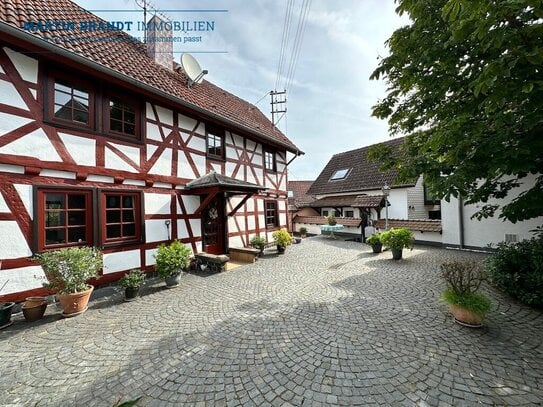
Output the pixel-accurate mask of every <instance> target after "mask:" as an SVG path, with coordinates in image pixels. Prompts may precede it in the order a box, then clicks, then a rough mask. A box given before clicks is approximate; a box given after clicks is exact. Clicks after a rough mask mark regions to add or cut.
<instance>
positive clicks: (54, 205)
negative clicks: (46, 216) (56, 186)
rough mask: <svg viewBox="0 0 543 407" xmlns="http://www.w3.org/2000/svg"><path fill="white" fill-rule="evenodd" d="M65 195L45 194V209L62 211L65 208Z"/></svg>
mask: <svg viewBox="0 0 543 407" xmlns="http://www.w3.org/2000/svg"><path fill="white" fill-rule="evenodd" d="M65 198H66V195H64V194H55V193H48V194H45V209H62V208H65V207H66V203H65Z"/></svg>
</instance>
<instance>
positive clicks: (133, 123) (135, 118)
mask: <svg viewBox="0 0 543 407" xmlns="http://www.w3.org/2000/svg"><path fill="white" fill-rule="evenodd" d="M104 107H105V109H106V115H105V116H106V126H107V129H108V131H109V133H112V134H117V135H121V136H128V137H137V138H139V128H140V126H139V123H140V119H139V114H140V113H139V109H138V106H137V104H136V103H134V102H131V101H128V100H126V99H121V98H118V97H111V98H109V99H108V100H107V101H106V105H105V106H104Z"/></svg>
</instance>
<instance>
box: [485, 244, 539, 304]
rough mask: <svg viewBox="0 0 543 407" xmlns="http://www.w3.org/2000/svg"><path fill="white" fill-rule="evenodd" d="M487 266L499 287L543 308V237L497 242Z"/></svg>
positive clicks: (494, 282)
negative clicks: (494, 251) (513, 241)
mask: <svg viewBox="0 0 543 407" xmlns="http://www.w3.org/2000/svg"><path fill="white" fill-rule="evenodd" d="M486 268H487V271H488V273H489V275H490V279H491V281H492V283H493V284H494V285H495V286H496V287H497V288H499V289H500V290H503V291H504V292H506V293H508V294H509V295H511V296H512V297H514V298H517V299H518V300H520V301H522V302H523V303H525V304H528V305H531V306H534V307H539V308H542V307H543V236H540V237H538V238H532V239H530V240H523V241H522V242H519V243H509V244H507V243H500V244H498V247H497V251H496V253H493V254H492V255H491V256H489V257H488V258H487V260H486Z"/></svg>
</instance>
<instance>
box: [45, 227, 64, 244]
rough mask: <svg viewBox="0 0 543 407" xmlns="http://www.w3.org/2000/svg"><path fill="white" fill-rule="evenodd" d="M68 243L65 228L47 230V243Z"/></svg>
mask: <svg viewBox="0 0 543 407" xmlns="http://www.w3.org/2000/svg"><path fill="white" fill-rule="evenodd" d="M61 243H66V236H65V229H47V230H46V231H45V244H46V245H47V246H48V245H52V244H61Z"/></svg>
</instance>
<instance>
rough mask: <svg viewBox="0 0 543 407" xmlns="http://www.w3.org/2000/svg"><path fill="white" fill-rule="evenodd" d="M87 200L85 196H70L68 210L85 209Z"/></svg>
mask: <svg viewBox="0 0 543 407" xmlns="http://www.w3.org/2000/svg"><path fill="white" fill-rule="evenodd" d="M86 207H87V200H86V197H85V195H75V194H70V195H68V209H85V208H86Z"/></svg>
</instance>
